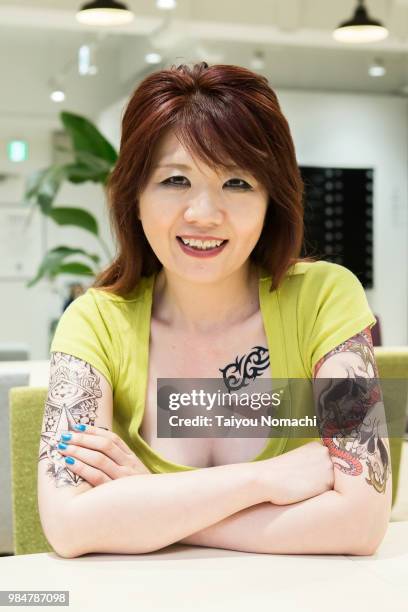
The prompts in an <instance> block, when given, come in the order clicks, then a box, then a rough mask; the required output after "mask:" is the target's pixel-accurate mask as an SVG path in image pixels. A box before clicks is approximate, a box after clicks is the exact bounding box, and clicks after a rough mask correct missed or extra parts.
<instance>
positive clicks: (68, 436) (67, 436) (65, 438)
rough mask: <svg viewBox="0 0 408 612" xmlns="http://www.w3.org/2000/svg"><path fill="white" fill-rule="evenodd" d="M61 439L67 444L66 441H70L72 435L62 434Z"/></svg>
mask: <svg viewBox="0 0 408 612" xmlns="http://www.w3.org/2000/svg"><path fill="white" fill-rule="evenodd" d="M61 438H62V439H63V440H64V441H65V442H67V441H68V440H70V439H71V438H72V434H70V433H67V434H62V436H61Z"/></svg>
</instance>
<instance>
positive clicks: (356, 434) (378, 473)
mask: <svg viewBox="0 0 408 612" xmlns="http://www.w3.org/2000/svg"><path fill="white" fill-rule="evenodd" d="M318 372H319V375H317V374H318ZM313 384H314V393H315V399H316V406H317V412H318V421H319V429H320V435H321V437H322V440H323V443H324V444H325V445H326V446H327V447H328V449H329V451H330V455H331V457H332V459H336V460H337V461H333V464H334V467H335V468H337V469H338V470H340V471H341V472H343V473H344V474H349V475H351V476H359V475H360V474H362V472H363V471H364V467H363V462H364V464H365V468H366V469H365V474H366V477H365V480H366V482H367V483H368V484H369V485H371V486H372V487H373V488H374V490H375V491H377V492H378V493H385V490H386V483H387V480H388V479H389V477H390V475H391V461H390V451H389V445H388V438H387V437H385V436H384V433H383V434H382V437H381V434H380V433H379V429H380V430H381V431H382V432H384V425H385V424H384V418H385V417H384V405H383V401H382V393H381V387H380V384H379V374H378V370H377V365H376V362H375V357H374V350H373V344H372V339H371V331H370V328H369V327H367V328H366V329H365V330H363V331H362V332H361V333H358V334H356V335H355V336H353V337H352V338H350V339H348V340H346V341H345V342H343V343H342V344H340V345H339V346H337V347H335V348H334V349H333V350H332V351H330V352H329V353H327V354H326V355H324V357H322V359H320V360H319V361H318V362H317V364H316V368H315V371H314V379H313Z"/></svg>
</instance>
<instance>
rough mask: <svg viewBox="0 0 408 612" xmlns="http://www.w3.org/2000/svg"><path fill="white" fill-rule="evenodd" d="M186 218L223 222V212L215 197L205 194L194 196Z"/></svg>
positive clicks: (186, 212) (189, 219)
mask: <svg viewBox="0 0 408 612" xmlns="http://www.w3.org/2000/svg"><path fill="white" fill-rule="evenodd" d="M185 218H186V220H188V221H205V222H206V223H209V222H212V223H221V222H222V220H223V212H222V210H221V208H220V206H219V205H218V203H217V202H216V200H215V198H214V197H209V196H204V197H199V198H194V199H193V200H191V201H190V202H189V205H188V207H187V210H186V211H185Z"/></svg>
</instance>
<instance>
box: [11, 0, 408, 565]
mask: <svg viewBox="0 0 408 612" xmlns="http://www.w3.org/2000/svg"><path fill="white" fill-rule="evenodd" d="M200 61H206V62H207V63H208V64H215V63H226V64H237V65H240V66H245V67H247V68H250V69H252V70H253V71H255V72H257V73H260V74H262V75H265V76H266V77H267V78H268V80H269V83H270V86H271V87H272V88H273V89H274V90H275V92H276V93H277V95H278V99H279V101H280V104H281V107H282V111H283V113H284V114H285V116H286V118H287V120H288V122H289V125H290V128H291V132H292V136H293V139H294V142H295V147H296V153H297V159H298V163H299V166H300V168H301V172H302V176H303V178H304V182H305V242H304V246H303V253H302V254H303V255H304V254H311V255H316V254H317V255H318V256H319V258H321V259H326V260H328V261H333V262H336V263H340V264H341V265H344V266H346V267H348V268H349V269H350V270H351V271H352V272H354V273H355V274H356V275H357V276H358V278H359V279H360V281H361V283H362V285H363V287H364V289H365V291H366V295H367V299H368V302H369V304H370V306H371V309H372V310H373V312H374V314H375V315H376V317H377V325H376V326H375V327H374V328H373V339H374V345H375V349H376V358H377V363H378V365H379V368H380V376H381V377H400V378H402V379H404V380H408V213H407V210H408V189H407V187H408V185H407V170H408V0H366V1H365V2H364V1H361V0H342V1H341V2H338V1H337V0H251V2H246V3H245V2H237V0H177V1H175V0H126V2H121V3H119V2H115V1H112V0H111V1H104V0H98V1H92V2H87V3H86V2H85V3H83V2H81V1H80V0H58V2H56V1H55V0H19V1H18V2H17V1H14V2H13V1H12V0H0V294H1V300H0V362H1V363H0V499H2V500H3V504H2V505H0V554H21V553H28V552H38V551H42V550H43V547H44V540H43V539H42V538H43V536H42V535H41V530H40V527H39V519H38V514H37V509H36V506H35V504H34V503H33V502H32V501H31V502H30V503H26V502H25V500H26V499H28V498H30V499H31V500H35V499H36V491H35V486H36V477H37V473H36V468H37V466H36V462H34V461H33V459H32V457H33V455H34V453H35V455H36V456H37V451H38V436H39V430H40V427H41V420H42V414H43V406H44V400H45V394H46V391H47V388H46V387H47V385H48V370H49V361H48V359H49V345H50V341H51V338H52V334H53V331H54V329H55V326H56V324H57V322H58V319H59V318H60V316H61V315H62V313H63V311H64V309H65V308H66V307H67V306H68V304H69V303H70V302H71V301H72V300H73V299H75V298H76V297H77V296H78V295H81V293H83V292H84V291H85V290H86V288H87V287H88V286H90V285H91V284H92V282H93V279H94V276H95V274H96V273H97V272H98V271H99V270H100V269H102V268H103V267H104V266H106V264H108V263H109V262H110V261H111V259H112V258H113V256H114V253H115V244H114V241H113V238H112V236H111V233H110V228H109V224H108V215H107V207H106V197H105V189H104V188H105V184H106V179H107V177H108V174H109V172H110V170H111V169H112V167H113V166H114V164H115V160H116V158H117V152H118V147H119V142H120V129H121V118H122V114H123V111H124V108H125V106H126V104H127V102H128V99H129V96H130V95H131V93H132V92H133V91H134V89H135V88H136V87H137V85H138V83H139V82H140V81H141V80H142V79H143V78H144V77H145V76H146V75H148V74H149V73H150V72H152V71H155V70H158V69H160V68H165V67H169V66H171V65H172V64H177V65H178V64H181V63H188V64H192V63H195V62H200ZM405 422H406V421H405ZM404 427H405V425H404ZM405 438H406V441H405V442H404V444H403V445H402V444H401V441H399V442H398V441H396V442H395V446H393V447H392V463H393V515H392V520H394V521H400V520H408V486H407V485H408V436H407V433H405ZM27 440H31V442H30V444H31V447H30V449H31V451H30V450H27ZM398 470H399V478H398ZM27 491H28V493H27ZM27 495H28V497H27ZM30 496H31V497H30ZM4 500H6V503H4ZM395 500H396V501H395ZM30 521H31V522H30ZM13 525H14V526H13ZM35 534H38V540H35V541H34V540H33V538H34V535H35Z"/></svg>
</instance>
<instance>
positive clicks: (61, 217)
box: [47, 206, 98, 236]
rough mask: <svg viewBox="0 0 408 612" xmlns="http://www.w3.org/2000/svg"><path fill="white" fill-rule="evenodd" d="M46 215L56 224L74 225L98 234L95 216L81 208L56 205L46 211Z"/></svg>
mask: <svg viewBox="0 0 408 612" xmlns="http://www.w3.org/2000/svg"><path fill="white" fill-rule="evenodd" d="M47 215H48V217H50V218H51V219H52V220H53V221H55V223H58V225H75V226H76V227H81V228H82V229H84V230H87V231H88V232H91V233H92V234H95V236H97V235H98V222H97V220H96V218H95V217H94V215H92V214H91V213H90V212H88V211H87V210H84V209H83V208H74V207H73V206H70V207H68V206H67V207H65V206H57V207H54V208H52V209H51V210H50V211H48V213H47Z"/></svg>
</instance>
